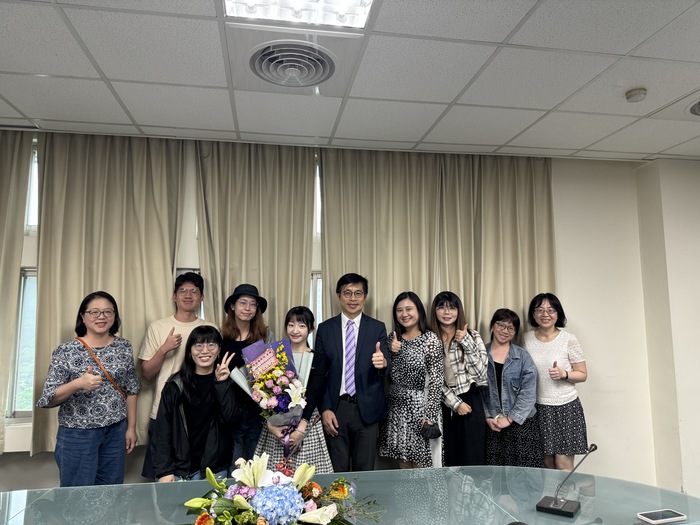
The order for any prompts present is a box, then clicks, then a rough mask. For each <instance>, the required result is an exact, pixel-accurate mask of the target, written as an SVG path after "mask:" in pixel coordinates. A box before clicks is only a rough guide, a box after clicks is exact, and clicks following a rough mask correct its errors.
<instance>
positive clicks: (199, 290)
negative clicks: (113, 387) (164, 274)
mask: <svg viewBox="0 0 700 525" xmlns="http://www.w3.org/2000/svg"><path fill="white" fill-rule="evenodd" d="M203 300H204V279H202V276H201V275H198V274H196V273H194V272H186V273H183V274H182V275H180V276H178V278H177V279H176V280H175V287H174V290H173V302H174V303H175V306H176V308H177V311H176V312H175V315H171V316H170V317H166V318H164V319H159V320H158V321H155V322H153V323H151V325H150V326H149V327H148V331H147V332H146V337H145V338H144V340H143V344H142V345H141V351H140V352H139V360H140V362H141V372H142V374H143V377H144V378H145V379H147V380H153V379H155V381H156V388H155V394H154V397H153V406H152V407H151V421H150V422H149V424H148V440H149V448H148V449H146V455H145V457H144V462H143V470H142V471H141V475H142V476H143V477H145V478H148V479H150V480H151V481H154V480H155V472H154V471H153V463H152V461H151V449H150V440H151V435H152V434H153V426H154V425H155V420H156V415H157V414H158V405H159V404H160V395H161V392H162V391H163V386H164V385H165V382H166V381H167V380H168V378H169V377H170V376H171V375H173V374H174V373H175V372H177V371H179V370H180V366H181V365H182V362H183V360H184V358H185V344H186V343H187V338H188V337H189V336H190V332H192V330H193V329H194V328H196V327H197V326H201V325H211V326H215V325H214V324H213V323H210V322H209V321H205V320H204V319H200V318H199V317H197V313H198V311H199V307H200V305H201V304H202V301H203Z"/></svg>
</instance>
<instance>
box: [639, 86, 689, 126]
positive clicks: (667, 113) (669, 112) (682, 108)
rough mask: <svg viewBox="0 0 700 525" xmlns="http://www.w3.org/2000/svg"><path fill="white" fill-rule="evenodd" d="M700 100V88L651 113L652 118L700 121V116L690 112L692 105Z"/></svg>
mask: <svg viewBox="0 0 700 525" xmlns="http://www.w3.org/2000/svg"><path fill="white" fill-rule="evenodd" d="M699 101H700V90H698V91H695V92H694V93H692V94H690V95H688V96H687V97H683V98H682V99H679V100H677V101H676V102H674V103H673V104H671V105H669V106H666V107H665V108H664V109H662V110H661V111H658V112H656V113H654V114H653V115H651V117H650V118H660V119H663V120H688V121H690V122H700V117H699V116H697V115H693V114H692V113H691V112H690V107H691V106H692V105H694V104H695V103H697V102H699Z"/></svg>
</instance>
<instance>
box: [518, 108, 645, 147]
mask: <svg viewBox="0 0 700 525" xmlns="http://www.w3.org/2000/svg"><path fill="white" fill-rule="evenodd" d="M634 121H635V118H634V117H617V116H612V115H587V114H582V113H564V112H552V113H549V114H548V115H546V116H545V117H544V118H543V119H542V120H540V121H538V122H536V123H535V124H534V125H533V126H532V127H530V128H528V129H527V130H525V131H524V132H523V133H522V134H521V135H519V136H517V137H516V138H515V139H513V140H512V141H511V142H510V143H509V146H527V147H537V146H541V145H542V144H546V145H547V146H550V147H552V148H571V149H575V150H577V149H581V148H585V147H586V146H588V145H590V144H592V143H593V142H595V141H597V140H600V139H602V138H603V137H605V136H607V135H609V134H611V133H613V132H615V131H617V130H618V129H620V128H623V127H625V126H627V125H628V124H631V123H632V122H634Z"/></svg>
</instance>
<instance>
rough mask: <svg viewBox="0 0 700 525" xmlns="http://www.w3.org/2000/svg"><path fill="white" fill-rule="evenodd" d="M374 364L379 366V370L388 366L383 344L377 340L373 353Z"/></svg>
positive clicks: (375, 366) (376, 366)
mask: <svg viewBox="0 0 700 525" xmlns="http://www.w3.org/2000/svg"><path fill="white" fill-rule="evenodd" d="M372 365H374V368H377V369H378V370H381V369H382V368H386V358H385V357H384V354H383V353H382V345H381V343H380V342H379V341H377V345H376V346H375V350H374V353H373V354H372Z"/></svg>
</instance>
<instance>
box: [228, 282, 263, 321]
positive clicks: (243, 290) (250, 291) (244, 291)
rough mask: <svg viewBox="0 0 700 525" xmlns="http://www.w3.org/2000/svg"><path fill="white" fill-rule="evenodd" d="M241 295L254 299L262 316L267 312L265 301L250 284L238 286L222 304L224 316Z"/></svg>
mask: <svg viewBox="0 0 700 525" xmlns="http://www.w3.org/2000/svg"><path fill="white" fill-rule="evenodd" d="M241 295H250V296H251V297H255V300H256V301H257V302H258V310H260V313H261V314H264V313H265V310H267V300H266V299H265V298H264V297H261V296H260V294H258V289H257V288H256V287H255V286H253V285H252V284H239V285H238V286H236V288H235V289H234V290H233V293H232V294H231V295H229V297H228V299H226V302H225V303H224V312H226V315H228V313H229V312H230V311H231V304H232V303H235V302H236V301H237V300H238V298H239V297H240V296H241Z"/></svg>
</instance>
